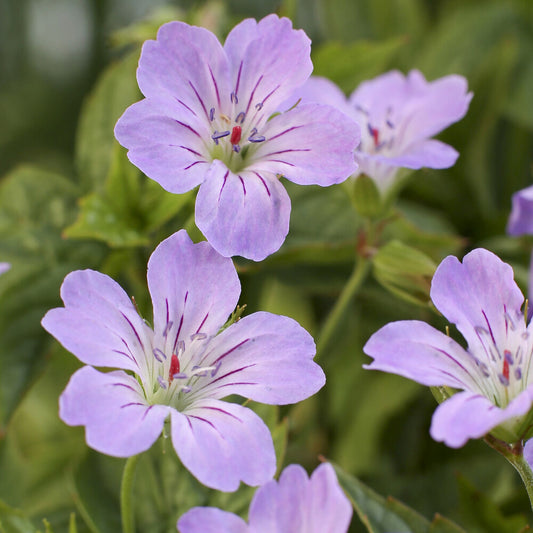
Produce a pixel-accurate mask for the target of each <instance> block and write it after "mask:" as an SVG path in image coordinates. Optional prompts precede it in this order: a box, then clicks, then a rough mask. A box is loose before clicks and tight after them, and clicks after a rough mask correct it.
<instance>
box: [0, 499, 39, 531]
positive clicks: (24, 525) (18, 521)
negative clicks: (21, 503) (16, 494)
mask: <svg viewBox="0 0 533 533" xmlns="http://www.w3.org/2000/svg"><path fill="white" fill-rule="evenodd" d="M35 531H36V530H35V527H33V524H32V523H31V522H30V520H29V519H28V518H27V517H26V516H25V515H24V513H22V512H21V511H18V510H17V509H12V508H11V507H9V506H8V505H6V504H5V503H4V502H2V501H1V500H0V533H35Z"/></svg>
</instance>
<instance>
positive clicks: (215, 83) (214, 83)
mask: <svg viewBox="0 0 533 533" xmlns="http://www.w3.org/2000/svg"><path fill="white" fill-rule="evenodd" d="M207 67H208V68H209V74H211V79H212V80H213V85H214V86H215V92H216V94H217V103H218V107H219V108H220V94H219V92H218V85H217V80H215V76H214V74H213V71H212V70H211V65H208V66H207Z"/></svg>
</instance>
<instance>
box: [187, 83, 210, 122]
mask: <svg viewBox="0 0 533 533" xmlns="http://www.w3.org/2000/svg"><path fill="white" fill-rule="evenodd" d="M189 85H190V86H191V88H192V90H193V91H194V94H195V95H196V98H198V101H199V102H200V105H201V106H202V109H203V110H204V113H205V116H206V118H207V120H209V113H208V112H207V109H206V107H205V104H204V101H203V100H202V97H201V96H200V95H199V94H198V91H197V90H196V87H195V86H194V84H193V83H192V81H191V80H189Z"/></svg>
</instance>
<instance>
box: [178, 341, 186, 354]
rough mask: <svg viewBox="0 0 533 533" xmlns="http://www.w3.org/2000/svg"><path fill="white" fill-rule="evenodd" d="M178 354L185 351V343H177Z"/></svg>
mask: <svg viewBox="0 0 533 533" xmlns="http://www.w3.org/2000/svg"><path fill="white" fill-rule="evenodd" d="M177 348H178V353H183V352H184V351H185V341H178V346H177Z"/></svg>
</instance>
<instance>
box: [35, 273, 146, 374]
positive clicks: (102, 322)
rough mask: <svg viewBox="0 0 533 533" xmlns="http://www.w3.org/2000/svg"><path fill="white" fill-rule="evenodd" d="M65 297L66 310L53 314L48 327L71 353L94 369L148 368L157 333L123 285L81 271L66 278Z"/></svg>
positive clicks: (46, 320)
mask: <svg viewBox="0 0 533 533" xmlns="http://www.w3.org/2000/svg"><path fill="white" fill-rule="evenodd" d="M61 297H62V299H63V302H64V303H65V307H60V308H56V309H51V310H50V311H48V313H46V315H45V317H44V318H43V320H42V325H43V327H44V329H46V331H48V332H49V333H50V334H52V335H53V336H54V337H55V338H56V339H57V340H58V341H59V342H60V343H61V344H62V345H63V346H64V347H65V348H66V349H67V350H68V351H70V352H72V353H73V354H74V355H75V356H76V357H77V358H78V359H79V360H80V361H82V362H84V363H86V364H89V365H94V366H107V367H115V368H123V369H126V370H133V371H136V372H138V371H139V370H140V369H142V368H144V361H143V358H144V350H149V351H151V336H152V333H151V331H150V329H149V328H148V326H146V324H145V323H144V322H143V320H142V318H141V317H140V316H139V314H138V313H137V311H136V310H135V307H134V306H133V304H132V303H131V301H130V299H129V298H128V295H127V294H126V293H125V292H124V290H123V289H122V288H121V287H120V285H119V284H118V283H116V282H115V281H113V280H112V279H111V278H110V277H108V276H106V275H104V274H101V273H100V272H95V271H93V270H77V271H75V272H71V273H70V274H68V275H67V276H66V278H65V281H64V282H63V285H62V286H61Z"/></svg>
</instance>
